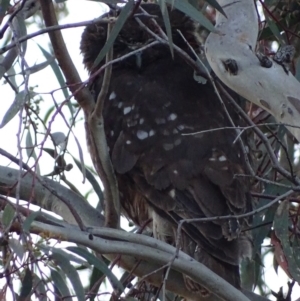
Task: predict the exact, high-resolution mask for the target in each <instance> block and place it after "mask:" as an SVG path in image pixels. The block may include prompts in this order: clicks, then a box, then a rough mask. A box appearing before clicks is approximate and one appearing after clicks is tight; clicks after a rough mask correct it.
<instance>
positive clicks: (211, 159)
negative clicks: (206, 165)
mask: <svg viewBox="0 0 300 301" xmlns="http://www.w3.org/2000/svg"><path fill="white" fill-rule="evenodd" d="M208 160H209V161H216V158H214V157H210V158H209V159H208Z"/></svg>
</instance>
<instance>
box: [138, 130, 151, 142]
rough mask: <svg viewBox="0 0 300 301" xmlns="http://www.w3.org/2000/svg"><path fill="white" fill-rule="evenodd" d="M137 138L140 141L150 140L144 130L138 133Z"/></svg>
mask: <svg viewBox="0 0 300 301" xmlns="http://www.w3.org/2000/svg"><path fill="white" fill-rule="evenodd" d="M136 136H137V137H138V138H139V139H140V140H144V139H146V138H148V133H147V132H145V131H142V130H138V131H137V132H136Z"/></svg>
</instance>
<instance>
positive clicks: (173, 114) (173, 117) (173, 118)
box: [168, 113, 177, 121]
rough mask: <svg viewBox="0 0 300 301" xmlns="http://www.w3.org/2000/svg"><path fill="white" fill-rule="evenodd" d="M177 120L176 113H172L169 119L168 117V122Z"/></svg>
mask: <svg viewBox="0 0 300 301" xmlns="http://www.w3.org/2000/svg"><path fill="white" fill-rule="evenodd" d="M176 118H177V114H175V113H171V114H170V115H169V117H168V120H169V121H170V120H175V119H176Z"/></svg>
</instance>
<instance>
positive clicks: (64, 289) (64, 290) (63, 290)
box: [51, 269, 72, 301]
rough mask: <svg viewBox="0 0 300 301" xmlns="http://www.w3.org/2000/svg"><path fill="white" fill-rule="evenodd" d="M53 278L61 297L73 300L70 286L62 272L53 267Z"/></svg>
mask: <svg viewBox="0 0 300 301" xmlns="http://www.w3.org/2000/svg"><path fill="white" fill-rule="evenodd" d="M51 278H52V280H53V282H54V285H55V287H56V288H57V289H58V291H59V292H60V294H61V297H62V298H61V299H63V300H66V301H72V297H69V296H70V295H71V293H70V291H69V288H68V286H67V284H66V281H65V279H64V278H63V277H62V276H61V275H60V273H58V272H57V271H55V270H52V269H51Z"/></svg>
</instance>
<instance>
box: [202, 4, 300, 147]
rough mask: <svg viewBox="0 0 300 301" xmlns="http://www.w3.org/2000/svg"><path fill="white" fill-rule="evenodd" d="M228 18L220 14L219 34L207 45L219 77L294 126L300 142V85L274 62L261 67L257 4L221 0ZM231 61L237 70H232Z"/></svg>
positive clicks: (291, 129)
mask: <svg viewBox="0 0 300 301" xmlns="http://www.w3.org/2000/svg"><path fill="white" fill-rule="evenodd" d="M218 2H219V4H220V5H221V6H222V7H223V9H224V11H225V13H226V16H227V18H226V17H225V16H223V15H222V14H220V13H219V12H217V19H216V26H215V28H216V30H217V32H216V33H210V35H209V36H208V38H207V40H206V43H205V53H206V57H207V60H208V62H209V64H210V66H211V68H212V69H213V71H214V72H215V73H216V75H217V76H218V77H219V78H220V79H221V80H222V81H223V82H224V83H225V84H226V85H227V86H228V87H230V88H231V89H233V90H234V91H235V92H237V93H238V94H240V95H242V96H243V97H245V98H246V99H248V100H249V101H251V102H253V103H255V104H256V105H258V106H260V107H262V108H264V109H265V110H267V111H268V112H270V113H271V114H272V115H273V116H274V117H275V118H276V119H277V120H278V121H279V122H283V123H287V124H291V125H292V127H288V129H289V130H290V131H291V133H292V134H293V135H294V136H295V137H296V138H297V139H298V140H299V141H300V129H299V128H298V127H300V98H299V97H300V96H299V95H300V85H299V82H298V81H297V79H296V78H295V77H294V76H293V75H292V74H291V73H290V72H289V73H288V74H287V73H286V72H285V70H284V69H283V67H282V66H281V65H279V64H277V63H276V62H274V61H273V64H272V66H271V68H266V67H263V66H261V63H260V61H259V59H258V58H257V56H256V54H255V46H256V41H257V35H258V19H257V14H256V10H255V5H254V1H249V0H240V1H233V0H219V1H218ZM228 62H232V63H233V64H236V68H235V67H233V69H232V67H230V66H229V67H228Z"/></svg>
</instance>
